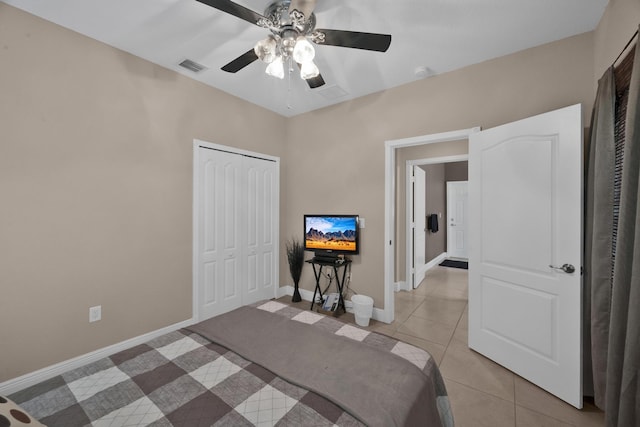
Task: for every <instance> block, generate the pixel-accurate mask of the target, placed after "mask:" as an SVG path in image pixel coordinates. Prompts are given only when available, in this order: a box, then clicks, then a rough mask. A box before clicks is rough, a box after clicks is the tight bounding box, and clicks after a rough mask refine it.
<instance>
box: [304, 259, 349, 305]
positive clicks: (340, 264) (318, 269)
mask: <svg viewBox="0 0 640 427" xmlns="http://www.w3.org/2000/svg"><path fill="white" fill-rule="evenodd" d="M305 262H308V263H309V264H311V265H312V266H313V275H314V276H315V278H316V289H315V290H314V291H313V299H312V300H311V308H310V309H311V310H313V305H314V304H315V302H316V295H320V298H321V299H322V302H323V303H324V295H323V294H322V288H320V278H321V277H322V269H323V268H324V267H327V268H333V272H334V274H335V278H336V287H337V288H338V308H336V311H337V310H338V309H340V308H342V310H343V312H344V313H346V312H347V309H346V307H345V305H344V298H343V297H342V292H343V290H342V288H343V286H344V279H345V278H346V277H347V266H348V265H349V264H351V260H350V259H342V258H339V259H337V260H336V261H326V260H318V259H316V258H313V259H308V260H306V261H305ZM341 268H342V278H340V275H339V274H338V272H339V270H340V269H341Z"/></svg>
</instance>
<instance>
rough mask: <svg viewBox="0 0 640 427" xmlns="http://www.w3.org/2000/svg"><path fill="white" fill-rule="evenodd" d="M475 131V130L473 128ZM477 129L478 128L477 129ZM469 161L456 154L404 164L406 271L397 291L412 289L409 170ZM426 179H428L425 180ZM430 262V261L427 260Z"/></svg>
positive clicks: (429, 266) (411, 205)
mask: <svg viewBox="0 0 640 427" xmlns="http://www.w3.org/2000/svg"><path fill="white" fill-rule="evenodd" d="M474 129H476V128H474ZM478 129H479V128H478ZM460 139H464V138H459V139H456V140H455V141H458V140H460ZM435 142H443V141H434V142H426V143H424V144H420V145H426V144H433V143H435ZM466 161H469V155H468V154H458V155H454V156H444V157H429V158H426V159H415V160H407V162H406V167H405V169H406V171H407V173H406V181H405V185H406V190H405V191H406V195H407V197H406V199H407V200H406V209H405V217H406V220H405V236H406V237H405V244H406V250H405V253H406V254H407V255H406V263H405V269H406V270H405V271H406V273H405V274H406V276H405V277H406V279H405V281H404V283H403V284H401V285H399V286H398V289H399V290H404V291H410V290H412V289H413V278H412V273H411V270H412V268H413V266H412V262H413V233H412V230H411V223H410V220H411V212H410V210H411V209H412V208H413V188H412V185H411V173H410V168H413V166H423V165H436V164H440V163H453V162H466ZM427 179H428V178H427ZM429 261H432V260H429ZM429 261H427V264H425V265H426V266H427V267H426V269H427V270H428V269H429V268H431V267H432V266H431V265H429Z"/></svg>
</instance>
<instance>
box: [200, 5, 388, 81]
mask: <svg viewBox="0 0 640 427" xmlns="http://www.w3.org/2000/svg"><path fill="white" fill-rule="evenodd" d="M197 1H199V2H200V3H203V4H206V5H208V6H211V7H213V8H215V9H218V10H220V11H222V12H226V13H228V14H230V15H233V16H235V17H237V18H240V19H244V20H245V21H247V22H250V23H252V24H254V25H257V26H259V27H262V28H266V29H268V30H269V31H271V34H269V35H268V36H267V37H266V38H265V39H263V40H260V41H258V42H257V43H256V45H255V46H254V48H253V49H251V50H248V51H247V52H245V53H244V54H242V55H240V56H239V57H237V58H236V59H234V60H233V61H231V62H229V63H228V64H226V65H225V66H223V67H222V70H224V71H227V72H229V73H237V72H238V71H240V70H242V69H243V68H244V67H246V66H247V65H249V64H251V63H253V62H254V61H256V60H257V59H260V60H262V61H263V62H265V63H267V64H268V65H267V68H266V73H267V74H269V75H271V76H274V77H278V78H281V79H282V78H284V67H285V64H286V65H287V66H288V67H289V69H290V70H291V68H292V65H293V62H295V63H297V65H298V67H299V68H300V77H302V78H303V79H305V80H306V81H307V84H308V85H309V87H310V88H311V89H315V88H317V87H320V86H322V85H324V83H325V82H324V79H323V78H322V75H321V74H320V71H319V70H318V67H317V66H316V65H315V63H314V62H313V58H314V56H315V50H314V48H313V45H312V44H311V43H310V42H313V43H315V44H317V45H330V46H342V47H349V48H354V49H365V50H372V51H377V52H386V51H387V49H388V48H389V45H390V44H391V36H390V35H388V34H375V33H362V32H357V31H345V30H327V29H316V28H315V27H316V16H315V14H314V13H313V10H314V8H315V5H316V1H317V0H275V1H274V2H273V3H271V4H270V5H269V6H267V8H266V9H265V11H264V15H260V14H259V13H256V12H254V11H252V10H251V9H247V8H246V7H244V6H240V5H239V4H237V3H234V2H232V1H230V0H197Z"/></svg>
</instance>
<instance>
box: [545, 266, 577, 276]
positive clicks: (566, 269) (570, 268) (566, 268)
mask: <svg viewBox="0 0 640 427" xmlns="http://www.w3.org/2000/svg"><path fill="white" fill-rule="evenodd" d="M549 267H551V268H553V269H554V270H562V271H564V272H565V273H567V274H571V273H575V271H576V268H575V267H574V266H573V265H571V264H563V265H562V267H555V266H553V265H551V264H549Z"/></svg>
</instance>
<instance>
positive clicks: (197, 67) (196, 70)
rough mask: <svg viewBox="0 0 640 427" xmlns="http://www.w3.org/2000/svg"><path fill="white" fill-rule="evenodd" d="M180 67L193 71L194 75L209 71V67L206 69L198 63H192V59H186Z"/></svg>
mask: <svg viewBox="0 0 640 427" xmlns="http://www.w3.org/2000/svg"><path fill="white" fill-rule="evenodd" d="M178 65H180V66H181V67H183V68H186V69H187V70H189V71H193V72H194V73H199V72H200V71H203V70H206V69H207V67H205V66H204V65H202V64H198V63H197V62H195V61H192V60H190V59H185V60H184V61H182V62H181V63H180V64H178Z"/></svg>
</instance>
